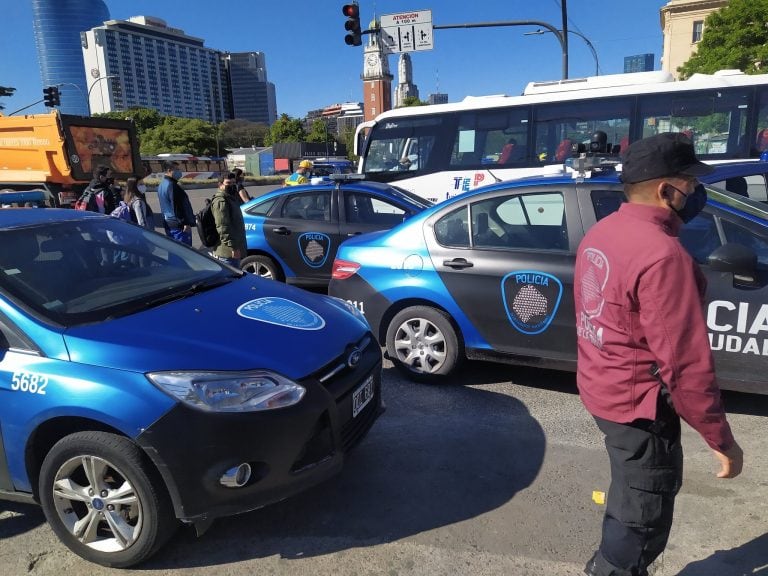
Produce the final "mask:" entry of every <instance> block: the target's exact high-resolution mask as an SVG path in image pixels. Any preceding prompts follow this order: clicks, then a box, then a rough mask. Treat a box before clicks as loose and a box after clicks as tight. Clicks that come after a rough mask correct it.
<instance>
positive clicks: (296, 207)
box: [241, 174, 431, 286]
mask: <svg viewBox="0 0 768 576" xmlns="http://www.w3.org/2000/svg"><path fill="white" fill-rule="evenodd" d="M329 178H331V179H332V180H333V182H330V183H321V184H316V185H311V184H307V185H301V186H289V187H286V188H281V189H278V190H274V191H272V192H269V193H267V194H264V195H263V196H259V197H258V198H256V199H255V200H252V201H251V202H249V203H247V204H245V205H243V206H242V211H243V219H244V220H245V232H246V238H247V243H248V256H247V257H245V258H243V260H242V261H241V267H242V269H243V270H246V271H248V272H252V273H254V274H257V275H259V276H262V277H264V278H270V279H273V280H279V281H284V282H287V283H289V284H297V285H300V286H327V284H328V281H329V280H330V278H331V267H332V265H333V259H334V257H335V255H336V250H337V249H338V247H339V244H341V242H342V241H344V240H346V239H347V238H349V237H351V236H356V235H358V234H363V233H366V232H371V231H375V230H383V229H387V228H391V227H392V226H395V225H396V224H399V223H401V222H402V221H403V220H405V219H407V218H410V217H411V216H413V215H414V214H417V213H418V212H420V211H422V210H424V209H425V208H427V207H428V206H431V203H430V202H428V201H427V200H424V199H423V198H421V197H419V196H416V195H415V194H412V193H410V192H407V191H405V190H402V189H400V188H397V187H395V186H390V185H386V184H380V183H378V182H365V181H362V180H360V177H359V176H358V175H356V174H332V175H330V176H329Z"/></svg>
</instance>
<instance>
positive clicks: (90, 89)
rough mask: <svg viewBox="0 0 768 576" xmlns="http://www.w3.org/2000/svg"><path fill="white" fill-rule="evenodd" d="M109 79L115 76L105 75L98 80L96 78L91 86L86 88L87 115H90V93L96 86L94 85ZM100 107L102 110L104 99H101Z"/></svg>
mask: <svg viewBox="0 0 768 576" xmlns="http://www.w3.org/2000/svg"><path fill="white" fill-rule="evenodd" d="M110 78H117V76H115V75H114V74H107V75H106V76H101V77H99V78H96V80H94V81H93V84H91V86H90V88H88V115H89V116H90V115H91V92H92V91H93V87H94V86H96V84H98V83H99V82H101V81H102V80H107V79H110ZM101 107H102V109H103V108H104V98H102V103H101Z"/></svg>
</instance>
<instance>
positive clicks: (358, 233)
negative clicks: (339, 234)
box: [347, 232, 362, 236]
mask: <svg viewBox="0 0 768 576" xmlns="http://www.w3.org/2000/svg"><path fill="white" fill-rule="evenodd" d="M360 234H362V232H347V236H360Z"/></svg>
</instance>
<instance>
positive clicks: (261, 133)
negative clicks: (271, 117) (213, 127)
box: [219, 120, 269, 149]
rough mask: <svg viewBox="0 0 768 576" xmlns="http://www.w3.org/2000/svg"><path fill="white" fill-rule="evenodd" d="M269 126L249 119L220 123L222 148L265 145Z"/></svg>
mask: <svg viewBox="0 0 768 576" xmlns="http://www.w3.org/2000/svg"><path fill="white" fill-rule="evenodd" d="M268 132H269V126H267V125H266V124H262V123H259V122H250V121H248V120H227V121H226V122H224V123H222V124H220V125H219V144H220V145H221V147H222V148H230V149H234V148H249V147H251V146H259V147H261V146H264V138H265V137H266V135H267V133H268Z"/></svg>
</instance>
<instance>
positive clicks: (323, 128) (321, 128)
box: [306, 118, 335, 144]
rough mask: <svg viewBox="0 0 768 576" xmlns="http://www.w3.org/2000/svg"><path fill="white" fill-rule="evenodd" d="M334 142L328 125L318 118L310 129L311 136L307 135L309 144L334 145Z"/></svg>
mask: <svg viewBox="0 0 768 576" xmlns="http://www.w3.org/2000/svg"><path fill="white" fill-rule="evenodd" d="M334 140H335V138H334V137H333V133H331V132H329V131H328V125H327V124H326V123H325V120H321V119H320V118H318V119H317V120H315V121H314V122H312V127H311V128H310V129H309V134H307V139H306V141H307V142H317V143H319V144H322V143H326V144H333V142H334Z"/></svg>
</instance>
